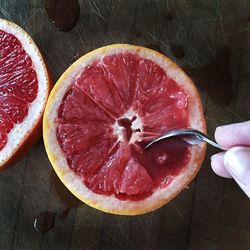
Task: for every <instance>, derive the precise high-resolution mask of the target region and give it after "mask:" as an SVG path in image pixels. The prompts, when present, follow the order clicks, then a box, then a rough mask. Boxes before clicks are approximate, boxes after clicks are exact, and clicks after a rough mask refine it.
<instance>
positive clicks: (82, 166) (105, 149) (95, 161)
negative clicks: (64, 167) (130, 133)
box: [65, 137, 116, 180]
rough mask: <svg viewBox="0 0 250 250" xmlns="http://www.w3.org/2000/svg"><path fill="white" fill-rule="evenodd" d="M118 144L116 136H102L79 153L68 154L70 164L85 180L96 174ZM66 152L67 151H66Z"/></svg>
mask: <svg viewBox="0 0 250 250" xmlns="http://www.w3.org/2000/svg"><path fill="white" fill-rule="evenodd" d="M115 146H116V141H115V139H114V138H105V137H104V138H102V139H100V140H99V141H98V142H96V143H94V144H92V145H89V147H86V148H83V149H81V150H80V151H78V152H77V153H76V152H75V153H73V154H68V157H67V160H68V164H69V166H70V167H71V168H72V169H74V171H75V172H77V173H78V174H81V176H82V177H83V179H84V180H85V179H86V178H87V177H89V176H90V175H92V174H94V173H95V172H96V171H97V170H98V169H99V168H100V167H101V166H102V165H103V164H104V163H105V162H106V161H107V160H108V158H109V157H110V153H111V152H112V149H113V148H114V147H115ZM65 153H66V152H65Z"/></svg>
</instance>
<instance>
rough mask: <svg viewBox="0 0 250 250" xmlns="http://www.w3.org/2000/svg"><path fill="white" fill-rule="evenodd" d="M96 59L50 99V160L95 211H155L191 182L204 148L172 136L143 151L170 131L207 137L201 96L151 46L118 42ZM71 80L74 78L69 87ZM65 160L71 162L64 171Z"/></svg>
mask: <svg viewBox="0 0 250 250" xmlns="http://www.w3.org/2000/svg"><path fill="white" fill-rule="evenodd" d="M102 50H103V51H102ZM98 52H99V53H100V54H98ZM86 57H87V56H86ZM90 57H91V60H90V59H89V58H85V59H84V57H83V59H82V61H81V59H80V61H79V62H76V63H75V65H73V66H72V67H71V68H70V69H69V70H68V72H66V73H65V74H66V76H62V78H61V79H60V80H59V82H58V84H57V86H56V87H57V88H56V90H53V93H52V97H50V100H49V102H48V105H47V108H46V113H45V120H44V130H45V134H44V137H45V146H46V149H47V152H48V155H49V157H50V160H51V162H52V164H53V166H54V168H55V170H56V171H57V173H58V175H59V177H60V178H61V179H62V181H63V182H64V183H65V184H66V186H68V188H69V189H70V190H71V191H72V192H73V193H74V194H75V195H76V196H77V197H79V198H80V199H81V200H83V201H85V202H87V203H88V204H90V205H92V206H94V207H97V208H99V209H101V210H104V211H107V212H112V213H119V214H138V213H143V212H147V211H150V210H153V209H155V208H157V207H159V206H160V205H162V204H163V203H166V202H167V201H168V200H169V199H171V198H172V197H173V196H174V195H176V194H177V193H178V192H179V191H180V190H181V189H182V188H184V187H185V185H186V184H187V183H188V182H189V181H191V179H192V178H193V177H194V175H195V174H196V173H197V171H198V169H199V167H200V164H201V161H202V159H203V156H204V152H205V146H204V145H201V146H195V147H189V146H188V145H187V144H186V143H185V142H184V141H182V140H180V139H169V140H168V141H165V142H161V143H159V144H158V145H156V146H153V147H152V148H151V149H149V150H147V151H145V150H144V147H145V145H146V143H147V142H148V141H149V140H151V139H153V138H155V137H156V136H158V135H160V134H162V133H164V132H167V131H169V130H171V129H177V128H187V127H193V128H197V129H199V130H201V131H203V132H205V123H204V117H203V115H202V109H201V104H200V99H199V96H198V94H197V91H196V89H195V88H194V86H193V84H192V82H191V81H190V80H189V78H187V77H186V75H185V74H184V73H183V72H182V71H181V70H180V69H179V68H177V66H176V65H174V64H173V63H172V62H170V61H169V60H168V59H166V58H165V57H164V56H162V55H160V54H158V53H157V52H153V51H151V50H148V49H145V48H140V47H135V46H129V45H114V46H110V47H107V48H106V50H105V47H104V48H102V49H99V50H97V52H96V54H95V53H94V52H92V54H91V53H90ZM85 60H86V61H87V63H85ZM84 63H85V66H83V65H84ZM81 64H82V65H81ZM175 71H176V72H175ZM176 73H179V74H180V75H179V77H178V76H176ZM67 74H68V76H67ZM70 74H75V77H72V76H70ZM69 76H70V77H69ZM66 79H68V80H69V79H71V81H70V83H67V86H63V82H64V83H65V81H66ZM62 89H64V90H62ZM59 96H61V97H59ZM56 99H57V100H56ZM55 100H56V101H55ZM52 105H53V107H52ZM51 112H52V113H53V117H51V115H50V114H51ZM52 133H53V135H52ZM52 138H53V139H52ZM51 144H52V145H53V148H55V149H56V150H55V151H54V152H52V151H51V148H52V147H51ZM55 145H56V146H55ZM197 153H198V154H199V155H196V154H197ZM58 158H59V159H58ZM61 158H64V160H65V161H64V160H62V159H61ZM59 161H60V162H61V163H62V164H63V165H64V164H66V165H67V166H65V167H66V168H67V169H64V170H63V172H64V173H63V172H62V169H63V168H64V167H63V168H62V169H60V167H59V166H58V162H59ZM192 167H193V169H192ZM65 171H66V172H68V174H69V175H68V177H66V176H67V174H65ZM73 176H74V177H73ZM71 178H75V184H76V182H77V185H81V187H78V186H77V185H76V186H77V187H76V186H74V185H75V184H74V183H73V182H74V181H73V180H71ZM76 180H77V181H76ZM176 180H177V182H176ZM79 181H80V182H81V184H79ZM178 181H179V183H178ZM81 188H82V189H81ZM86 190H87V191H86ZM163 193H165V195H166V196H165V197H164V195H162V194H163ZM147 202H148V204H146V203H147ZM106 203H109V204H106ZM112 204H113V207H112ZM142 204H143V205H142Z"/></svg>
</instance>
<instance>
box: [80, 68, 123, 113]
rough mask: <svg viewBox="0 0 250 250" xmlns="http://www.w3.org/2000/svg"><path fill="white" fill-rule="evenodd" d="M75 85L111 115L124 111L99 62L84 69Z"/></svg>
mask: <svg viewBox="0 0 250 250" xmlns="http://www.w3.org/2000/svg"><path fill="white" fill-rule="evenodd" d="M76 86H78V87H79V88H80V89H81V90H82V91H83V92H84V93H85V94H86V95H88V96H89V97H90V98H92V99H93V100H94V101H95V102H96V103H97V104H98V105H99V106H100V107H101V108H102V109H103V110H105V111H106V113H108V114H111V115H110V116H111V117H114V116H120V115H122V114H123V113H124V112H125V107H124V105H123V102H122V101H121V98H120V96H119V95H118V93H117V91H116V89H115V87H114V86H113V84H112V83H111V82H110V79H109V78H107V77H106V76H105V72H104V70H103V68H102V67H101V63H96V64H94V65H93V66H91V67H89V68H88V69H86V71H84V72H83V73H82V75H81V76H80V77H79V78H78V80H77V82H76ZM103 96H105V99H104V98H103Z"/></svg>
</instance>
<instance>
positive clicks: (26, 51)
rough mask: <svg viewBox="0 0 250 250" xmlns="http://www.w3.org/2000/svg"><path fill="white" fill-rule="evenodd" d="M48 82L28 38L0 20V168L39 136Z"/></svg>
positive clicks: (41, 61)
mask: <svg viewBox="0 0 250 250" xmlns="http://www.w3.org/2000/svg"><path fill="white" fill-rule="evenodd" d="M50 85H51V81H50V79H49V76H48V72H47V69H46V67H45V64H44V62H43V59H42V56H41V54H40V52H39V51H38V49H37V47H36V45H35V44H34V42H33V40H32V39H31V37H30V36H29V35H28V34H27V33H26V32H25V31H24V30H22V29H21V28H20V27H18V26H17V25H15V24H13V23H11V22H8V21H6V20H3V19H0V133H1V135H0V137H1V138H0V140H1V143H0V170H2V169H4V168H5V167H7V166H9V165H11V164H13V163H15V162H16V161H17V160H18V159H19V158H21V157H22V156H23V154H24V153H25V152H27V151H28V150H29V149H30V148H31V147H32V146H33V145H34V144H35V143H36V141H37V140H38V139H39V137H40V135H41V119H42V114H43V111H44V108H45V103H46V101H47V98H48V93H49V90H50Z"/></svg>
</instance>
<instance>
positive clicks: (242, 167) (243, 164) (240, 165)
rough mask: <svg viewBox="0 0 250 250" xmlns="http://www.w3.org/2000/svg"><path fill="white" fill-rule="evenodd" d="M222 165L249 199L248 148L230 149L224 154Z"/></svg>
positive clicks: (249, 151) (249, 158)
mask: <svg viewBox="0 0 250 250" xmlns="http://www.w3.org/2000/svg"><path fill="white" fill-rule="evenodd" d="M224 165H225V168H226V169H227V171H228V172H229V173H230V174H231V175H232V177H233V178H234V179H235V181H236V182H237V183H238V185H239V186H240V187H241V189H242V190H243V191H244V192H245V193H246V194H247V196H248V197H249V198H250V147H243V146H236V147H232V148H230V149H229V150H228V151H227V152H226V153H225V156H224Z"/></svg>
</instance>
